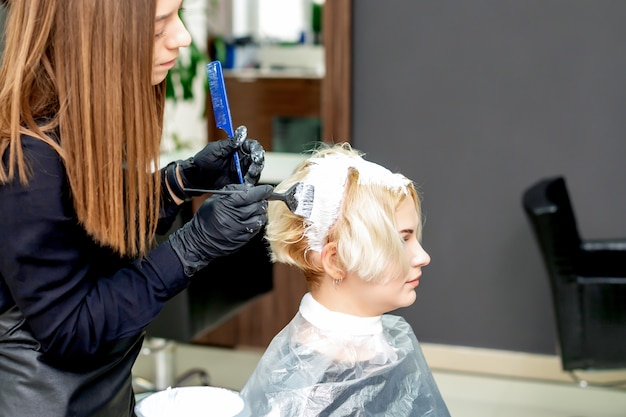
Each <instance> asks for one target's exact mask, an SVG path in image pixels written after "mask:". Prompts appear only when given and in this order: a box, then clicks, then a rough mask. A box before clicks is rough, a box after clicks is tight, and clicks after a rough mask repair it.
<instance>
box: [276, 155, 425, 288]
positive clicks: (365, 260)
mask: <svg viewBox="0 0 626 417" xmlns="http://www.w3.org/2000/svg"><path fill="white" fill-rule="evenodd" d="M333 155H346V156H349V157H351V158H353V157H358V158H361V157H362V153H360V152H359V151H358V150H355V149H353V148H352V147H351V146H350V145H349V144H345V143H343V144H337V145H333V146H330V145H323V146H322V147H321V148H319V149H317V150H316V151H315V153H314V155H313V156H312V157H311V158H309V159H308V160H307V161H305V162H304V163H302V164H301V165H300V166H299V167H298V168H296V170H295V171H294V173H293V174H292V175H291V176H290V177H289V178H288V179H286V180H285V181H283V182H281V184H280V185H279V186H278V187H276V189H277V190H278V191H280V190H285V189H287V188H289V187H290V186H291V185H293V184H295V183H298V182H302V181H304V180H305V178H306V177H307V175H308V174H309V171H310V168H311V165H312V162H311V160H312V159H315V158H325V157H330V156H333ZM346 169H348V171H349V172H348V175H347V179H346V184H345V187H344V190H345V191H344V195H343V200H342V203H341V209H340V212H339V215H338V216H337V219H336V221H335V222H334V223H333V224H332V226H331V227H330V229H329V231H328V234H327V236H326V238H325V242H324V243H329V242H336V243H337V254H338V260H339V263H340V265H341V266H342V267H343V268H345V270H346V271H350V272H355V273H356V274H357V275H358V276H359V277H360V278H361V279H363V280H364V281H369V282H381V281H386V280H390V279H393V278H395V277H398V276H401V275H404V274H406V272H407V271H408V269H409V260H408V259H407V257H406V255H405V250H404V245H403V242H402V240H401V239H400V238H399V236H398V231H397V229H396V225H395V211H396V209H397V208H398V206H399V205H400V204H401V203H402V202H403V201H405V200H406V199H407V198H410V199H411V200H412V201H413V202H414V203H415V207H416V210H417V214H418V217H420V214H421V213H420V201H419V196H418V193H417V191H416V189H415V186H414V185H413V183H412V182H410V181H408V180H407V185H406V186H405V187H402V188H398V187H389V186H387V185H385V184H384V183H380V182H359V176H360V174H359V171H358V170H357V169H355V168H348V167H346ZM394 175H397V174H394ZM322 187H323V185H322ZM314 192H315V194H318V195H319V194H320V193H324V192H328V190H324V189H323V188H322V189H320V187H319V186H316V189H315V190H314ZM308 227H310V225H309V224H308V223H307V220H306V219H305V218H303V217H302V216H299V215H296V214H294V213H292V212H291V211H290V210H289V209H288V208H287V207H286V205H285V204H283V203H280V202H270V205H269V208H268V224H267V228H266V234H265V238H266V240H267V241H268V242H269V244H270V249H271V258H272V261H274V262H282V263H286V264H289V265H293V266H295V267H297V268H298V269H300V270H301V271H302V272H303V273H304V276H305V278H306V279H307V284H308V286H309V288H311V287H313V286H315V285H318V284H319V282H320V279H321V277H322V274H323V272H324V271H323V268H322V266H321V265H318V264H316V263H315V262H312V259H311V257H310V256H308V251H309V250H311V249H310V242H309V241H308V238H307V236H306V232H307V228H308ZM418 233H421V227H420V230H419V231H418Z"/></svg>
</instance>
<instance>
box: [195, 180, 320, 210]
mask: <svg viewBox="0 0 626 417" xmlns="http://www.w3.org/2000/svg"><path fill="white" fill-rule="evenodd" d="M184 190H185V191H190V192H196V193H211V194H218V195H231V194H236V193H241V192H243V191H241V190H205V189H199V188H185V189H184ZM314 197H315V188H314V187H313V186H312V185H305V184H303V183H301V182H297V183H295V184H294V185H292V186H291V187H289V189H288V190H287V191H285V192H284V193H277V192H273V193H272V195H271V196H270V198H269V199H268V200H277V201H283V202H284V203H285V204H286V205H287V207H288V208H289V210H291V212H292V213H294V214H297V215H299V216H302V217H304V218H305V219H308V218H309V217H310V216H311V212H312V211H313V198H314Z"/></svg>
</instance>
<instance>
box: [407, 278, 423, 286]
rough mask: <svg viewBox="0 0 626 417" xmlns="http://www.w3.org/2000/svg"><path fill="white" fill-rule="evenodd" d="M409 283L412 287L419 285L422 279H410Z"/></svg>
mask: <svg viewBox="0 0 626 417" xmlns="http://www.w3.org/2000/svg"><path fill="white" fill-rule="evenodd" d="M406 283H407V284H408V285H410V286H412V287H417V286H418V285H419V284H420V279H419V277H417V278H415V279H412V280H410V281H407V282H406Z"/></svg>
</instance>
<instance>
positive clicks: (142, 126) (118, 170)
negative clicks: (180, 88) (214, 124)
mask: <svg viewBox="0 0 626 417" xmlns="http://www.w3.org/2000/svg"><path fill="white" fill-rule="evenodd" d="M0 1H1V2H2V3H3V5H4V6H5V7H6V10H7V24H6V38H5V39H6V44H5V52H4V56H3V62H2V67H1V69H0V100H1V101H0V102H2V106H0V156H1V157H2V159H1V160H0V417H16V416H37V417H47V416H51V417H52V416H54V417H60V416H108V417H119V416H132V415H134V413H133V408H134V396H133V391H132V386H131V368H132V366H133V363H134V361H135V359H136V357H137V355H138V353H139V351H140V349H141V344H142V339H143V334H144V329H145V328H146V326H147V325H148V324H149V323H150V322H151V321H152V320H153V319H154V318H155V317H156V316H157V314H158V313H159V312H160V311H161V309H162V307H163V305H164V303H165V302H166V301H167V300H169V299H170V298H172V297H173V296H175V295H176V294H177V293H179V292H180V291H181V290H183V289H184V288H186V287H187V286H188V285H189V282H190V280H191V279H193V275H194V273H195V272H196V271H198V270H200V269H202V268H203V267H205V266H206V265H207V264H209V263H210V262H211V261H212V260H213V259H215V258H217V257H221V256H224V255H227V254H230V253H233V252H234V251H237V250H238V249H239V248H240V247H242V246H243V245H244V244H245V243H247V242H248V241H249V240H250V239H251V238H252V237H253V236H255V234H256V233H258V232H259V230H260V229H261V227H262V226H263V225H264V224H265V222H266V208H267V200H266V199H267V198H268V196H269V194H270V193H271V187H269V186H255V184H256V182H257V180H258V178H259V176H260V174H261V170H262V168H263V163H264V154H263V149H262V147H261V146H260V145H259V143H258V142H256V141H254V140H250V139H247V138H246V137H245V135H244V134H243V133H242V131H241V130H240V131H239V134H238V135H235V136H237V137H235V138H230V139H228V140H223V141H219V142H213V143H210V144H209V145H207V146H206V148H204V149H203V150H202V151H201V152H200V153H198V154H197V155H195V156H194V157H193V158H191V159H189V160H187V161H179V162H176V163H174V164H170V165H168V166H167V167H165V168H164V169H161V170H156V169H155V167H156V165H157V164H158V160H159V142H160V137H161V132H162V127H163V103H164V92H165V82H164V80H165V77H166V75H167V72H168V70H169V69H170V68H171V67H172V66H173V64H174V61H175V60H176V58H177V57H178V54H179V48H181V47H185V46H187V45H189V43H190V40H191V38H190V35H189V33H188V32H187V30H186V29H185V27H184V26H183V23H182V21H181V20H180V18H179V12H180V9H181V8H182V0H144V1H128V0H46V1H40V0H0ZM234 152H237V153H238V154H239V155H240V157H241V168H242V171H243V176H244V178H245V181H244V184H238V183H239V181H238V180H237V178H238V177H237V173H236V170H235V166H234V163H233V154H234ZM233 183H235V184H234V185H233ZM224 186H226V187H228V188H231V189H233V190H240V191H241V192H240V193H236V194H234V195H231V196H222V197H213V198H209V199H207V200H206V201H205V202H204V203H203V204H202V206H201V207H200V208H199V209H198V211H197V212H196V214H195V215H194V216H193V218H192V219H191V220H190V221H189V222H188V223H187V224H185V225H184V226H183V227H182V228H180V229H179V230H177V231H175V232H174V233H172V234H171V235H170V237H169V238H168V239H167V240H166V242H165V243H162V244H160V245H159V246H155V244H154V237H155V234H156V232H157V229H159V230H167V229H168V227H169V225H170V224H171V223H172V221H173V219H174V217H175V216H176V214H177V212H178V207H179V205H180V204H181V203H182V202H183V201H184V200H187V199H189V198H190V197H191V196H192V195H191V194H189V193H187V192H186V191H185V190H184V189H185V188H221V187H224ZM222 278H223V277H220V279H222ZM198 279H199V278H198ZM203 279H207V278H206V277H205V278H203ZM209 279H210V278H209ZM215 279H217V277H216V278H215Z"/></svg>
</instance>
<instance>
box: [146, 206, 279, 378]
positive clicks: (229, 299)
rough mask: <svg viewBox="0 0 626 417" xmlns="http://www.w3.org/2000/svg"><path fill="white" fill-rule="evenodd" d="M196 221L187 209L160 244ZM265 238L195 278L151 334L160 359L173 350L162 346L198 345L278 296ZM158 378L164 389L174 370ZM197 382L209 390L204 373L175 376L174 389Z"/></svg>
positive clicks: (159, 238) (151, 328)
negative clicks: (260, 301)
mask: <svg viewBox="0 0 626 417" xmlns="http://www.w3.org/2000/svg"><path fill="white" fill-rule="evenodd" d="M192 215H193V210H192V207H191V205H190V204H189V203H186V204H185V206H184V207H183V209H182V210H181V212H180V214H179V216H178V217H177V219H176V221H175V223H174V225H173V226H172V227H171V228H170V231H169V232H168V233H167V234H165V235H163V236H157V241H163V240H165V239H167V236H168V235H169V233H171V232H172V231H174V230H176V229H177V228H179V227H180V226H181V225H182V224H184V223H185V222H186V221H187V220H189V219H190V218H191V216H192ZM263 234H264V230H261V232H259V233H258V234H257V235H256V236H255V237H254V238H253V239H252V240H251V241H250V242H248V243H247V244H246V245H245V246H244V247H243V248H241V249H240V250H239V251H238V252H236V253H234V254H232V255H229V256H226V257H223V258H218V259H215V260H213V261H212V262H211V263H210V264H209V265H208V266H207V267H206V268H204V269H202V270H201V271H199V272H197V273H196V274H195V275H194V277H193V279H192V280H191V283H190V285H189V287H188V288H187V289H185V290H183V291H182V292H181V293H180V294H178V295H177V296H176V297H174V298H172V299H171V300H169V301H168V302H167V303H166V304H165V307H164V308H163V310H162V311H161V313H160V314H159V316H158V317H157V318H156V319H155V320H154V321H153V322H152V323H151V324H150V325H149V326H148V328H147V329H146V341H147V343H146V346H150V345H151V344H150V341H151V340H157V342H159V343H156V344H155V343H153V344H152V345H153V346H156V347H155V348H154V349H153V350H154V352H153V353H154V354H155V355H159V354H160V352H159V350H160V349H165V350H166V349H167V344H163V343H160V342H161V341H162V340H166V341H174V342H180V343H192V344H193V343H194V341H195V340H196V339H197V338H199V337H200V336H202V335H203V334H206V333H207V332H210V331H211V330H213V329H215V328H217V327H218V326H219V325H221V324H222V323H224V322H226V321H227V320H228V319H230V318H231V317H233V316H235V315H236V314H237V313H238V312H239V311H240V310H241V309H242V308H243V307H244V306H245V305H246V304H247V303H249V302H250V301H252V300H253V299H255V298H256V297H258V296H260V295H262V294H265V293H267V292H269V291H271V290H272V288H273V273H272V271H273V268H272V263H271V261H270V258H269V252H268V248H267V246H266V243H265V241H264V238H263ZM150 349H151V348H150V347H147V348H146V349H144V350H147V351H149V350H150ZM155 362H156V363H157V367H158V366H159V364H162V365H163V366H168V364H167V361H161V360H159V359H158V358H157V359H156V361H155ZM156 372H157V381H156V383H155V384H154V385H156V388H157V389H162V388H163V387H161V386H160V385H161V382H159V381H158V380H159V379H160V377H159V374H161V375H163V374H165V375H167V374H168V373H169V370H167V369H165V370H163V369H157V370H156ZM191 377H198V378H199V379H200V380H202V381H203V385H209V376H208V375H205V373H204V372H203V371H202V370H200V369H190V370H187V371H186V372H183V373H182V374H180V375H177V376H175V378H173V379H174V383H173V385H181V384H182V383H183V382H184V381H185V380H187V379H189V378H191ZM144 382H145V381H144ZM145 388H146V387H144V389H145ZM148 388H149V387H148Z"/></svg>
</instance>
